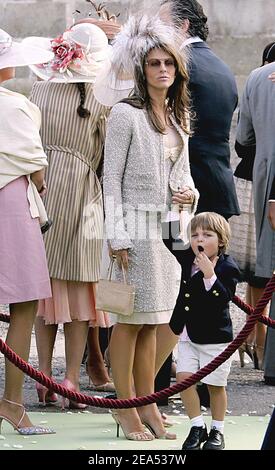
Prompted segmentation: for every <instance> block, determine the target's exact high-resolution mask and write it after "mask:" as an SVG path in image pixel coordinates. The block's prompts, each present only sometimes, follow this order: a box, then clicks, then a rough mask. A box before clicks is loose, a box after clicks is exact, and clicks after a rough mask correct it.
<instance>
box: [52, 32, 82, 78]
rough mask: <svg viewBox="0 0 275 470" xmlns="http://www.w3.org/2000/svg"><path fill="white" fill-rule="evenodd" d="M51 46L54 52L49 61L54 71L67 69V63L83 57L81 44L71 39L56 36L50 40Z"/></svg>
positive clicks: (75, 62)
mask: <svg viewBox="0 0 275 470" xmlns="http://www.w3.org/2000/svg"><path fill="white" fill-rule="evenodd" d="M51 48H52V51H53V53H54V59H53V61H52V62H51V68H52V70H54V71H58V72H60V73H64V72H65V71H67V69H68V67H69V65H70V64H71V63H74V65H75V66H76V65H77V62H78V61H80V60H81V59H82V58H83V57H84V52H83V49H82V48H81V46H79V45H78V44H76V43H75V42H73V41H70V40H68V39H64V38H63V36H58V37H57V38H55V39H53V40H52V41H51Z"/></svg>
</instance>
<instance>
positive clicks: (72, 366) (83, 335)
mask: <svg viewBox="0 0 275 470" xmlns="http://www.w3.org/2000/svg"><path fill="white" fill-rule="evenodd" d="M88 329H89V322H88V321H78V320H73V321H72V322H70V323H65V324H64V335H65V356H66V373H65V376H66V379H68V380H70V382H72V383H73V384H74V385H75V387H76V388H77V389H78V388H79V374H80V367H81V361H82V357H83V354H84V350H85V346H86V342H87V336H88Z"/></svg>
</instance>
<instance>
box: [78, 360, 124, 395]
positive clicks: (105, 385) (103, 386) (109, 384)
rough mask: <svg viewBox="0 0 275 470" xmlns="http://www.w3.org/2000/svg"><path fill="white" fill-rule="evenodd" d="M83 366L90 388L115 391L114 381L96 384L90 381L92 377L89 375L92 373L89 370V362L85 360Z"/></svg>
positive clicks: (98, 390) (100, 390) (96, 390)
mask: <svg viewBox="0 0 275 470" xmlns="http://www.w3.org/2000/svg"><path fill="white" fill-rule="evenodd" d="M85 367H86V373H87V375H88V377H89V387H90V388H91V390H93V391H95V392H115V391H116V389H115V386H114V383H113V382H111V381H110V382H109V381H108V382H105V383H103V384H98V385H96V384H94V383H93V381H92V377H91V375H92V374H91V373H90V371H89V364H88V363H87V362H86V365H85ZM108 375H109V374H108Z"/></svg>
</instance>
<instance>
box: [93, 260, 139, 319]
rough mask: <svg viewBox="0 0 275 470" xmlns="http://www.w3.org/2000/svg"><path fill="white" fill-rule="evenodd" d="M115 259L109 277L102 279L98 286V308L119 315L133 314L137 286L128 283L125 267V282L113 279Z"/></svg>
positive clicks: (109, 269) (110, 267)
mask: <svg viewBox="0 0 275 470" xmlns="http://www.w3.org/2000/svg"><path fill="white" fill-rule="evenodd" d="M113 266H114V259H113V258H112V259H111V261H110V265H109V268H108V275H107V279H100V281H99V282H98V286H97V295H96V309H97V310H104V311H105V312H110V313H116V314H118V315H127V316H130V315H132V313H133V311H134V301H135V287H134V286H132V285H130V284H127V280H126V273H125V269H124V268H123V267H122V273H123V278H124V282H118V281H112V273H113Z"/></svg>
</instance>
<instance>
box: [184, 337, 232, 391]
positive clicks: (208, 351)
mask: <svg viewBox="0 0 275 470" xmlns="http://www.w3.org/2000/svg"><path fill="white" fill-rule="evenodd" d="M228 344H229V343H220V344H197V343H192V342H191V341H179V343H178V361H177V373H179V372H191V373H192V374H193V373H195V372H197V371H198V370H199V369H201V368H202V367H204V366H206V365H207V364H208V363H209V362H211V361H212V359H214V358H215V357H217V356H218V355H219V354H221V352H222V351H224V350H225V348H226V347H227V346H228ZM231 357H232V356H231ZM231 357H230V358H229V359H227V360H226V361H225V362H224V363H223V364H221V365H220V366H219V367H218V368H217V369H216V370H214V371H213V372H211V374H209V375H207V376H206V377H204V379H201V382H203V383H205V384H208V385H216V386H217V387H225V386H226V385H227V377H228V375H229V372H230V366H231V362H232V359H231Z"/></svg>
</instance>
